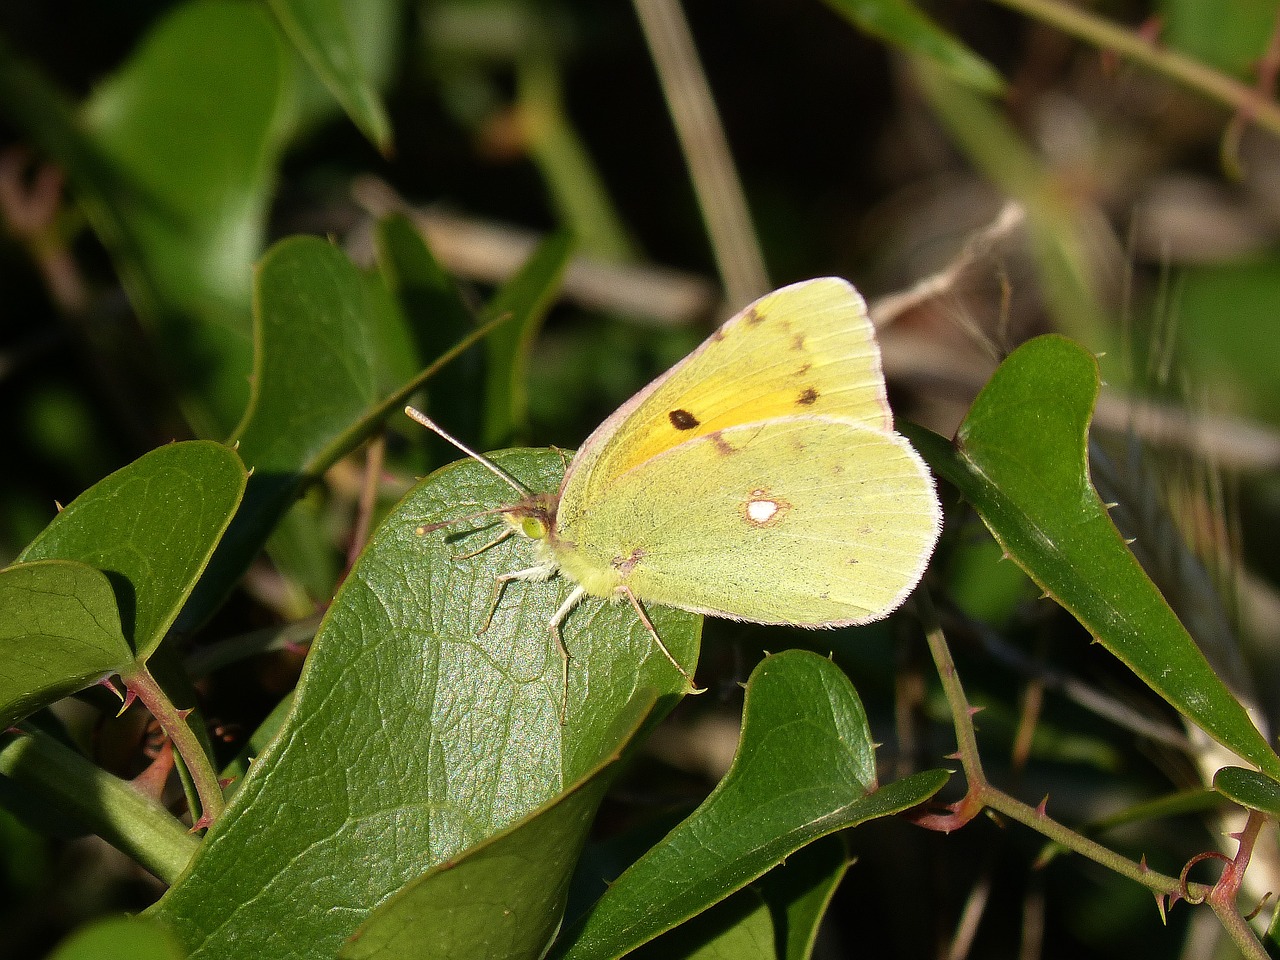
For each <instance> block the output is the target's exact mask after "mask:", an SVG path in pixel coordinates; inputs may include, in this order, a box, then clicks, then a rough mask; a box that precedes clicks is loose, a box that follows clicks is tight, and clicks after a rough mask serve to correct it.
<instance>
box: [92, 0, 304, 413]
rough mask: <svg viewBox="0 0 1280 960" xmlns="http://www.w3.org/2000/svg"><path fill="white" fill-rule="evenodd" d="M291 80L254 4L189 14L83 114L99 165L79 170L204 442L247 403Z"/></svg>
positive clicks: (205, 4)
mask: <svg viewBox="0 0 1280 960" xmlns="http://www.w3.org/2000/svg"><path fill="white" fill-rule="evenodd" d="M231 50H234V51H235V61H234V62H235V67H234V69H228V60H227V53H228V51H231ZM287 75H288V74H287V68H286V62H285V59H284V52H283V50H282V48H281V45H280V42H279V40H278V39H277V37H276V33H275V30H274V28H273V27H272V25H271V22H270V19H269V18H268V16H267V15H266V13H265V12H264V11H263V10H261V9H260V8H258V7H257V6H256V5H254V4H245V3H232V2H225V0H198V2H193V3H186V4H180V5H179V6H177V7H175V8H174V10H173V12H172V13H171V14H170V15H169V16H168V17H166V18H164V19H163V20H161V21H160V22H159V24H158V25H157V26H156V27H155V28H154V29H153V30H152V31H151V33H150V34H149V35H148V36H147V37H146V38H145V39H144V40H143V42H142V44H141V45H140V46H139V48H138V49H137V50H136V51H134V53H133V55H132V56H131V57H130V58H129V60H128V61H127V62H126V64H125V65H124V67H123V68H122V69H121V70H120V71H119V72H118V73H117V74H116V75H115V76H113V77H111V78H110V79H108V80H107V81H106V82H104V83H102V84H100V85H99V86H98V88H97V90H96V91H95V92H94V95H93V97H92V99H91V100H90V101H89V103H88V104H87V105H86V119H87V122H88V130H89V136H90V138H91V140H92V148H93V149H94V150H96V151H99V152H100V155H101V160H102V161H103V162H102V164H101V165H83V164H78V165H76V166H73V167H71V168H70V169H69V173H70V175H71V177H72V180H73V182H74V183H75V185H76V187H77V190H78V192H79V193H80V195H81V197H82V198H83V199H84V200H85V201H86V209H87V210H88V212H89V214H90V217H91V219H92V221H93V225H94V228H95V229H96V230H97V232H98V233H99V235H101V237H102V238H103V241H104V243H106V245H107V247H108V248H109V249H110V250H111V252H112V256H113V258H114V259H115V262H116V266H117V269H118V270H119V272H120V275H121V279H122V280H123V281H124V283H125V286H126V288H127V289H128V291H129V295H130V299H131V300H132V301H133V303H134V306H135V307H136V308H137V310H138V312H139V314H140V315H141V316H142V317H143V318H144V320H146V321H148V322H149V323H150V324H151V325H152V326H153V327H154V329H155V330H156V332H157V334H158V335H159V339H160V344H161V348H162V349H161V355H162V356H163V357H164V358H165V359H166V361H168V362H170V363H171V364H172V365H173V366H172V368H171V370H170V371H169V372H170V374H171V376H172V379H173V382H174V383H175V385H176V386H177V387H178V389H179V390H180V391H181V392H182V393H183V395H184V396H188V397H194V398H195V399H196V401H197V404H198V406H196V407H191V406H189V408H188V410H189V413H190V414H191V416H192V418H193V420H194V422H195V426H196V428H197V431H198V432H199V433H201V434H202V435H204V436H216V437H219V438H221V437H223V436H225V435H226V432H227V430H228V429H229V428H230V426H231V425H232V424H234V423H235V422H236V420H237V419H238V418H239V417H240V415H241V413H242V412H243V410H244V405H245V401H246V399H247V393H248V391H247V387H246V384H247V382H248V375H249V370H250V365H251V360H252V357H251V343H250V324H249V295H250V279H249V278H250V276H251V275H252V267H253V263H254V261H255V260H256V259H257V258H258V256H259V254H260V253H261V251H262V245H263V236H264V230H265V221H266V215H267V207H268V205H269V202H270V196H271V188H272V185H273V181H274V175H275V168H276V164H277V161H278V157H279V152H280V148H281V145H282V144H281V140H282V133H283V129H282V127H283V124H284V121H285V117H286V112H287V105H288V96H287V85H286V84H287ZM197 117H198V118H199V122H192V120H193V118H197Z"/></svg>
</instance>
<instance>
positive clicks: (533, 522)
mask: <svg viewBox="0 0 1280 960" xmlns="http://www.w3.org/2000/svg"><path fill="white" fill-rule="evenodd" d="M520 532H521V533H523V534H524V535H525V536H526V537H528V538H529V539H530V540H542V539H544V538H545V537H546V535H547V525H546V524H545V523H543V522H542V520H541V519H539V518H538V517H525V518H524V519H523V520H521V521H520Z"/></svg>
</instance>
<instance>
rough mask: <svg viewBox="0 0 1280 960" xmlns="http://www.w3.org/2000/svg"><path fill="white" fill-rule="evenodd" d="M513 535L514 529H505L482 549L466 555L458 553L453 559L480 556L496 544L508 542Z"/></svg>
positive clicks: (467, 558)
mask: <svg viewBox="0 0 1280 960" xmlns="http://www.w3.org/2000/svg"><path fill="white" fill-rule="evenodd" d="M515 533H516V530H515V527H507V529H506V530H505V531H503V532H502V533H500V534H498V535H497V536H496V537H494V538H493V539H492V540H490V541H489V542H488V543H486V544H485V545H484V546H483V547H480V548H478V549H476V550H471V551H469V552H468V553H460V554H458V555H457V556H456V557H454V558H453V559H454V560H470V559H471V558H472V557H478V556H480V554H482V553H484V552H485V551H486V550H490V549H492V548H493V547H496V546H497V545H498V544H500V543H502V542H503V541H504V540H508V539H510V538H511V537H513V536H515Z"/></svg>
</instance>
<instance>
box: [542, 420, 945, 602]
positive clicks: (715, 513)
mask: <svg viewBox="0 0 1280 960" xmlns="http://www.w3.org/2000/svg"><path fill="white" fill-rule="evenodd" d="M561 508H562V509H561V513H560V517H559V525H560V533H561V535H562V536H563V537H564V538H565V539H566V540H567V541H570V542H572V543H574V544H576V547H575V548H574V552H575V553H581V554H586V553H589V554H590V555H589V556H585V557H583V558H582V559H585V560H587V561H588V562H589V563H590V564H591V565H592V566H600V567H608V566H612V567H613V568H614V569H617V570H620V571H623V572H625V580H624V582H625V583H626V585H628V586H630V587H631V589H632V590H633V592H634V593H635V594H636V595H637V596H639V597H642V598H644V599H645V600H646V601H651V602H654V603H660V604H666V605H669V606H674V607H679V608H682V609H686V610H693V611H695V612H701V613H712V614H718V615H721V616H730V617H736V618H739V619H744V620H753V621H757V622H762V623H792V624H798V625H806V626H823V625H826V626H835V625H842V624H851V623H863V622H866V621H869V620H874V619H877V618H879V617H881V616H884V615H885V614H886V613H888V612H889V611H891V610H892V609H893V608H895V607H896V606H897V605H898V604H899V603H901V601H902V599H903V598H904V597H905V596H906V594H907V593H909V592H910V590H911V589H912V588H913V587H914V586H915V584H916V583H917V582H918V581H919V579H920V575H921V573H922V572H923V569H924V566H925V563H926V561H927V558H928V556H929V554H930V552H931V551H932V547H933V544H934V542H935V541H936V540H937V536H938V525H939V508H938V501H937V496H936V494H935V492H934V487H933V481H932V478H931V477H930V475H929V472H928V470H927V469H926V468H925V466H924V463H923V462H922V461H921V460H920V458H919V455H918V454H916V452H915V451H914V450H913V449H912V448H911V446H910V445H909V444H908V443H907V441H906V440H905V439H904V438H902V437H901V436H899V435H897V434H894V433H892V432H885V431H882V430H878V429H873V428H870V427H867V426H866V425H864V424H862V423H859V422H856V421H851V420H844V419H836V418H829V417H817V416H806V417H788V418H775V419H772V420H769V421H766V422H763V423H752V424H746V425H742V426H738V427H731V428H728V429H725V430H722V431H720V432H718V433H717V434H715V435H714V436H710V437H704V438H700V439H696V440H693V441H690V442H687V443H684V444H681V445H679V446H677V447H676V448H674V449H672V450H669V451H667V452H665V453H660V454H658V455H656V456H654V457H650V458H649V459H647V460H646V461H644V462H643V463H640V464H638V465H636V466H635V467H634V468H633V469H631V470H629V471H628V472H626V473H625V474H623V475H622V476H620V477H618V478H617V479H616V480H615V482H614V483H613V484H612V486H611V487H610V488H609V490H608V495H607V496H603V497H600V498H598V499H597V498H589V499H587V500H584V501H581V502H574V501H571V502H570V503H568V504H563V503H562V505H561Z"/></svg>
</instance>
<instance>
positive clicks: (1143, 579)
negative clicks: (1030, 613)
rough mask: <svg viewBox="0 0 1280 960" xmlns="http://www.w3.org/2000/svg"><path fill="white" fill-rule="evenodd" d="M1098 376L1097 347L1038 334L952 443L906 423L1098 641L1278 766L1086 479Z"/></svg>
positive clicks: (1181, 707)
mask: <svg viewBox="0 0 1280 960" xmlns="http://www.w3.org/2000/svg"><path fill="white" fill-rule="evenodd" d="M1098 384H1099V381H1098V365H1097V362H1096V360H1095V359H1094V358H1093V356H1092V355H1091V354H1089V353H1087V352H1086V351H1084V350H1082V349H1081V348H1080V347H1078V346H1076V345H1075V344H1073V343H1071V342H1070V341H1069V340H1067V339H1065V338H1063V337H1059V336H1052V335H1051V336H1044V337H1038V338H1037V339H1035V340H1032V341H1030V342H1028V343H1025V344H1023V345H1022V346H1021V347H1019V348H1018V349H1017V350H1015V351H1014V352H1013V353H1012V354H1011V355H1010V356H1009V358H1008V359H1006V360H1005V362H1004V363H1003V364H1001V366H1000V368H999V369H998V370H997V371H996V372H995V374H994V375H993V376H992V378H991V380H990V382H989V383H988V384H987V385H986V387H985V388H983V390H982V393H980V394H979V395H978V398H977V400H975V401H974V404H973V406H972V407H971V408H970V410H969V415H968V416H967V417H966V418H965V421H964V423H963V424H962V425H961V427H960V431H959V433H958V434H957V437H956V446H955V448H954V449H953V448H952V447H950V446H949V445H947V444H946V442H945V441H943V440H942V439H941V438H940V437H937V436H935V435H933V434H929V433H928V432H927V431H922V430H919V429H915V430H910V431H909V433H910V436H911V438H912V440H913V441H914V442H915V443H916V445H917V447H918V448H920V449H921V452H922V453H923V454H924V455H925V456H926V457H928V459H929V463H930V465H931V466H932V467H933V468H934V470H936V471H937V472H938V473H939V474H941V475H942V476H943V477H945V478H946V479H947V480H949V481H950V482H951V483H953V484H954V485H955V486H956V487H957V488H958V489H959V490H960V492H961V493H962V494H963V495H964V497H965V499H966V500H968V501H969V502H970V503H972V504H973V505H974V507H975V508H977V510H978V512H979V514H980V515H981V516H982V519H983V522H984V523H986V525H987V527H988V528H989V529H990V530H991V532H992V534H993V535H994V536H995V538H996V540H998V541H999V542H1000V544H1001V546H1003V547H1004V549H1005V551H1006V553H1008V555H1009V556H1010V557H1012V558H1013V560H1014V561H1015V562H1016V563H1017V564H1018V565H1019V566H1020V567H1022V568H1023V569H1024V570H1026V571H1027V573H1028V574H1029V575H1030V576H1031V578H1032V579H1033V580H1035V581H1036V583H1037V584H1039V585H1040V587H1041V588H1042V589H1043V590H1045V591H1046V592H1047V593H1049V594H1050V595H1051V596H1053V597H1054V599H1056V600H1057V601H1058V602H1059V603H1060V604H1061V605H1062V606H1063V607H1064V608H1066V609H1067V610H1068V611H1069V612H1070V613H1071V614H1072V615H1073V616H1074V617H1075V618H1076V619H1077V620H1079V621H1080V623H1081V624H1082V625H1083V626H1084V627H1085V629H1086V630H1088V631H1089V632H1090V633H1091V634H1093V636H1094V637H1096V638H1097V639H1098V641H1099V642H1100V643H1102V645H1103V646H1105V647H1106V648H1107V649H1108V650H1110V651H1111V652H1112V653H1114V654H1115V655H1116V656H1117V657H1119V658H1120V659H1121V660H1122V661H1123V662H1124V663H1125V664H1126V665H1128V666H1129V668H1130V669H1132V670H1133V671H1134V673H1136V674H1137V675H1138V676H1139V677H1140V678H1141V679H1142V681H1143V682H1144V683H1146V684H1147V685H1148V686H1149V687H1151V689H1152V690H1154V691H1155V692H1156V693H1158V694H1159V695H1160V696H1162V697H1164V699H1165V700H1167V701H1168V702H1169V703H1170V704H1172V705H1173V707H1174V708H1175V709H1177V710H1178V712H1179V713H1181V714H1183V715H1184V716H1186V717H1187V718H1188V719H1189V720H1191V721H1192V722H1193V723H1196V724H1197V725H1199V726H1200V727H1201V728H1202V729H1203V730H1204V731H1205V732H1206V733H1208V734H1209V735H1210V736H1211V737H1213V738H1214V739H1215V740H1217V741H1218V742H1219V743H1221V744H1223V745H1224V746H1226V747H1227V748H1228V749H1230V750H1233V751H1234V752H1235V753H1236V754H1238V755H1239V756H1241V757H1243V758H1245V759H1247V760H1249V761H1250V762H1252V763H1254V764H1257V765H1258V766H1259V767H1260V768H1261V769H1262V770H1264V771H1266V772H1267V773H1268V774H1270V775H1272V776H1277V775H1280V758H1277V757H1276V755H1275V753H1273V752H1272V750H1271V748H1270V746H1269V745H1268V743H1267V741H1266V738H1265V737H1263V736H1262V734H1261V733H1259V732H1258V730H1257V728H1256V727H1255V726H1254V725H1253V723H1252V721H1251V720H1250V719H1249V715H1248V713H1247V712H1246V711H1245V709H1244V707H1243V706H1241V704H1240V702H1239V701H1238V700H1237V699H1236V698H1235V697H1234V696H1233V695H1232V694H1231V691H1230V690H1229V689H1228V688H1227V687H1226V685H1225V684H1224V683H1223V682H1222V680H1221V679H1219V677H1218V676H1217V674H1216V673H1214V671H1213V668H1212V667H1210V666H1209V664H1208V662H1207V661H1206V660H1205V658H1204V655H1203V654H1202V653H1201V652H1200V650H1199V648H1198V647H1197V646H1196V644H1195V641H1194V640H1192V638H1191V636H1190V635H1189V634H1188V633H1187V631H1186V630H1185V629H1184V628H1183V626H1182V624H1181V623H1180V622H1179V621H1178V618H1177V617H1176V616H1175V615H1174V613H1173V611H1172V610H1171V609H1170V608H1169V605H1168V604H1167V603H1165V600H1164V597H1162V596H1161V595H1160V592H1159V590H1157V589H1156V587H1155V585H1154V584H1153V583H1152V582H1151V580H1150V578H1149V577H1148V576H1147V575H1146V573H1145V572H1144V571H1143V570H1142V567H1141V566H1140V565H1139V564H1138V562H1137V560H1136V559H1134V556H1133V554H1132V552H1131V551H1130V550H1129V548H1128V547H1127V546H1126V544H1125V542H1124V540H1123V538H1122V537H1121V536H1120V532H1119V531H1118V530H1116V528H1115V525H1114V524H1113V523H1112V522H1111V518H1110V517H1109V516H1108V514H1107V510H1106V507H1105V506H1104V505H1103V504H1102V501H1101V500H1100V499H1099V498H1098V495H1097V493H1096V492H1095V490H1094V488H1093V485H1092V483H1090V480H1089V473H1088V461H1087V440H1088V430H1089V418H1090V416H1091V414H1092V412H1093V405H1094V402H1095V401H1096V400H1097V395H1098Z"/></svg>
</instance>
